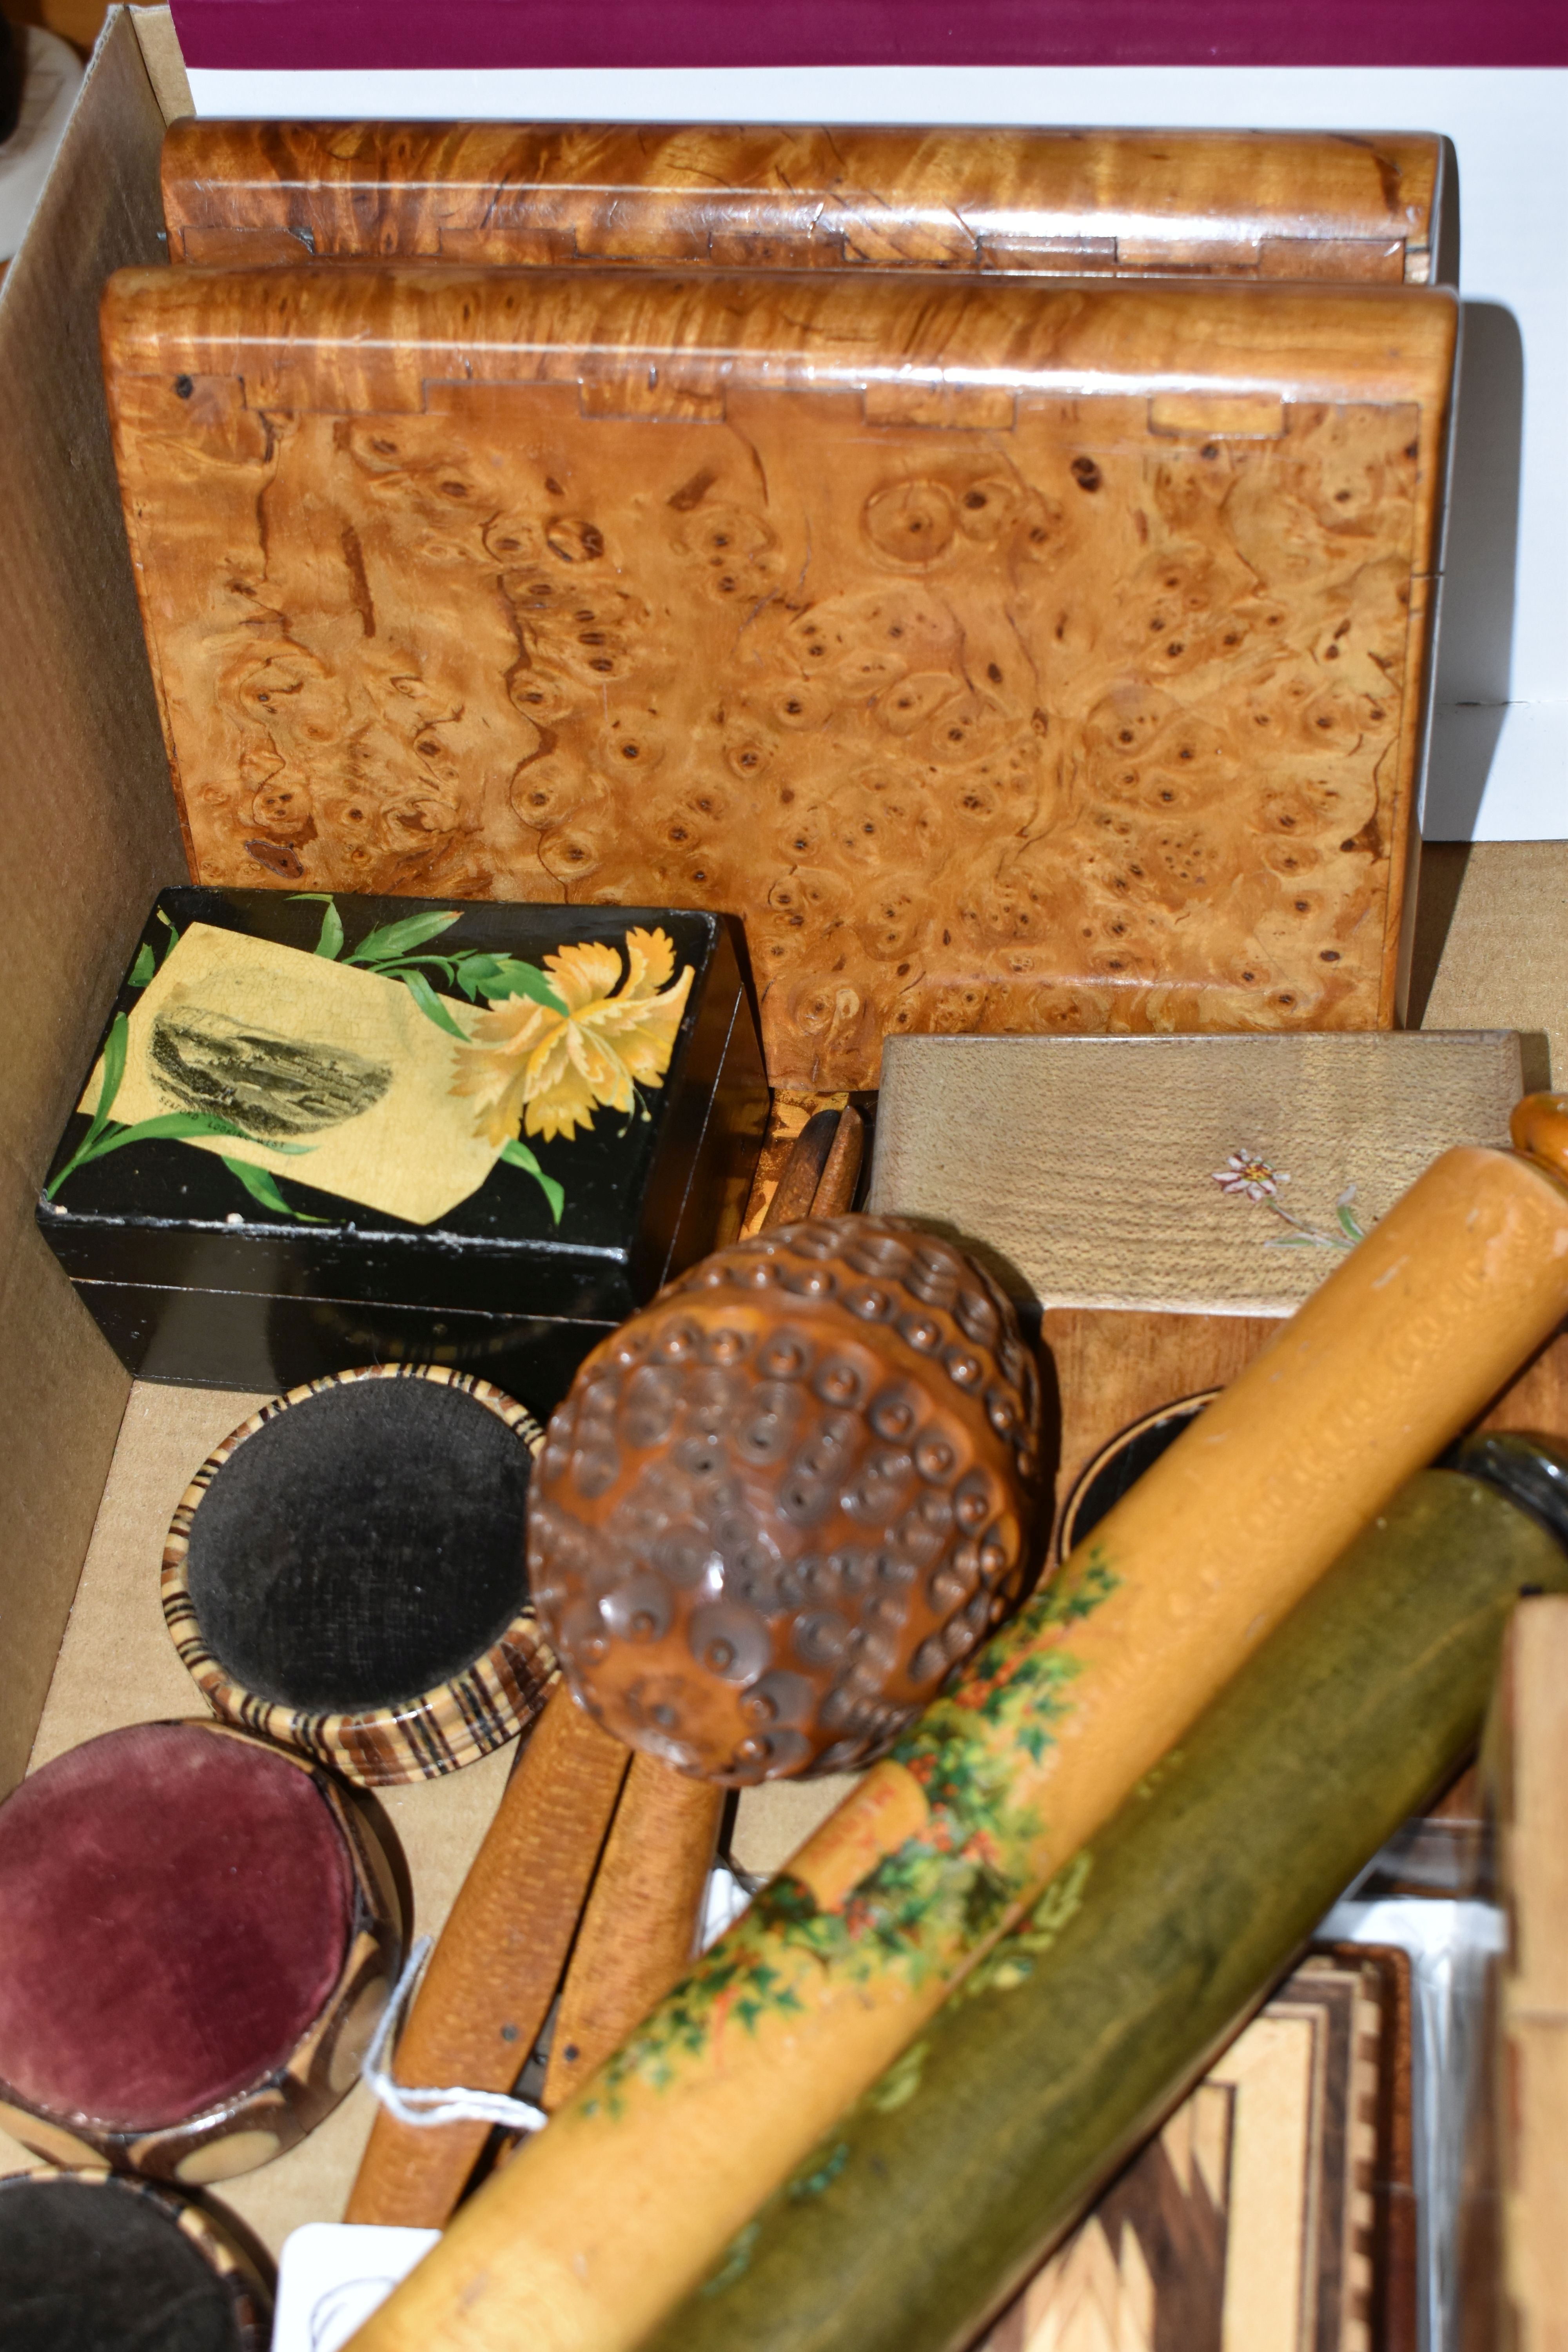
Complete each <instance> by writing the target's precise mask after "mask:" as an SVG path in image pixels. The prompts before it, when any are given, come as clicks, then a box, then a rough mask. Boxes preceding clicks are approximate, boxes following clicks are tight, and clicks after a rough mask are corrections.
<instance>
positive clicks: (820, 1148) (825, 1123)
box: [762, 1110, 842, 1233]
mask: <svg viewBox="0 0 1568 2352" xmlns="http://www.w3.org/2000/svg"><path fill="white" fill-rule="evenodd" d="M841 1117H842V1114H841V1113H840V1112H838V1111H836V1110H818V1111H813V1113H812V1115H811V1117H810V1118H808V1119H807V1120H806V1122H805V1126H804V1127H803V1128H802V1129H801V1130H800V1133H799V1134H798V1135H797V1136H796V1137H795V1142H794V1144H793V1145H792V1146H791V1149H790V1155H789V1158H788V1159H787V1160H785V1161H784V1174H783V1175H782V1176H781V1177H780V1178H779V1181H778V1189H777V1191H776V1192H774V1194H773V1199H772V1200H771V1201H770V1202H768V1211H767V1214H766V1216H765V1217H764V1218H763V1223H762V1231H763V1233H768V1232H771V1230H772V1229H773V1226H774V1225H793V1224H794V1223H795V1221H796V1220H797V1218H800V1217H809V1216H810V1215H811V1213H812V1211H813V1209H814V1207H815V1206H816V1190H817V1187H818V1185H819V1184H820V1183H821V1181H822V1176H823V1171H824V1170H825V1169H826V1165H827V1161H828V1160H829V1158H830V1156H831V1154H832V1150H833V1146H834V1143H835V1142H836V1140H837V1134H838V1127H839V1121H840V1118H841Z"/></svg>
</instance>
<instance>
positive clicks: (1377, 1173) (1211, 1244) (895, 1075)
mask: <svg viewBox="0 0 1568 2352" xmlns="http://www.w3.org/2000/svg"><path fill="white" fill-rule="evenodd" d="M1522 1092H1523V1081H1522V1077H1521V1057H1520V1041H1519V1039H1518V1037H1517V1036H1516V1035H1515V1034H1513V1032H1512V1031H1510V1030H1475V1031H1459V1032H1458V1033H1453V1034H1445V1033H1443V1032H1440V1031H1431V1030H1427V1031H1414V1032H1408V1031H1393V1032H1384V1033H1382V1034H1369V1035H1364V1036H1344V1035H1340V1036H1305V1037H1304V1036H1299V1035H1298V1036H1291V1035H1287V1034H1275V1035H1273V1036H1251V1037H1180V1038H1178V1037H1070V1038H1069V1037H1051V1038H1045V1037H899V1038H894V1039H892V1040H891V1041H890V1042H889V1046H888V1049H887V1052H886V1054H885V1055H884V1057H883V1065H882V1089H881V1093H880V1095H879V1097H878V1104H877V1150H876V1161H875V1166H874V1168H873V1171H872V1180H871V1189H870V1196H869V1202H868V1205H869V1207H870V1208H871V1210H872V1211H873V1212H874V1213H876V1214H879V1215H884V1216H912V1217H914V1218H915V1219H916V1220H917V1221H919V1222H921V1223H936V1224H938V1225H939V1227H940V1228H941V1229H942V1230H944V1231H949V1232H952V1233H955V1234H956V1235H957V1237H958V1238H959V1239H960V1240H961V1241H962V1242H963V1244H964V1246H965V1247H966V1248H975V1247H978V1248H979V1249H980V1251H981V1254H982V1255H984V1257H985V1258H986V1261H987V1263H988V1264H989V1265H991V1268H992V1271H993V1272H994V1273H995V1274H996V1275H997V1276H998V1278H999V1279H1000V1280H1001V1281H1002V1282H1003V1284H1004V1286H1005V1287H1006V1288H1008V1289H1009V1290H1011V1291H1012V1292H1013V1293H1014V1295H1015V1296H1017V1295H1018V1294H1019V1290H1020V1286H1022V1287H1023V1288H1024V1289H1025V1290H1026V1292H1027V1293H1028V1294H1029V1295H1031V1296H1032V1297H1035V1298H1037V1299H1038V1300H1039V1301H1040V1302H1041V1303H1042V1304H1044V1305H1047V1306H1051V1307H1067V1306H1073V1307H1171V1308H1174V1309H1177V1310H1184V1311H1188V1312H1194V1311H1199V1312H1208V1313H1221V1314H1233V1315H1234V1314H1243V1315H1269V1314H1273V1315H1280V1316H1283V1315H1289V1314H1290V1313H1291V1312H1292V1311H1293V1309H1294V1308H1295V1307H1297V1306H1298V1305H1299V1304H1300V1301H1301V1300H1302V1299H1303V1298H1304V1297H1307V1295H1308V1293H1309V1292H1310V1291H1311V1290H1314V1289H1315V1288H1316V1287H1317V1286H1318V1284H1319V1283H1320V1282H1321V1280H1322V1279H1323V1277H1324V1276H1325V1275H1327V1274H1329V1273H1330V1272H1331V1270H1332V1269H1333V1267H1334V1266H1335V1265H1337V1264H1338V1263H1339V1262H1340V1260H1341V1258H1342V1255H1344V1253H1345V1251H1346V1250H1348V1249H1349V1248H1350V1247H1351V1245H1352V1241H1353V1240H1354V1238H1355V1235H1356V1234H1358V1233H1359V1232H1362V1231H1363V1230H1370V1228H1371V1226H1372V1225H1373V1223H1375V1221H1376V1220H1377V1219H1378V1218H1379V1217H1382V1216H1384V1215H1385V1214H1386V1213H1387V1212H1388V1211H1389V1209H1391V1208H1392V1207H1393V1205H1394V1202H1395V1201H1396V1200H1397V1199H1398V1198H1399V1196H1400V1194H1401V1193H1402V1192H1405V1190H1406V1188H1407V1187H1408V1186H1409V1185H1411V1184H1413V1183H1414V1182H1415V1179H1416V1178H1417V1176H1419V1175H1420V1173H1421V1171H1422V1170H1423V1169H1424V1168H1426V1167H1427V1166H1429V1165H1430V1163H1431V1162H1432V1161H1433V1160H1436V1157H1437V1155H1438V1153H1439V1152H1441V1151H1446V1150H1448V1149H1449V1148H1450V1146H1452V1145H1454V1144H1457V1143H1486V1144H1496V1145H1503V1146H1506V1144H1507V1143H1508V1140H1509V1117H1510V1112H1511V1111H1512V1109H1513V1107H1514V1105H1515V1103H1516V1102H1517V1101H1518V1100H1519V1098H1520V1096H1521V1093H1522Z"/></svg>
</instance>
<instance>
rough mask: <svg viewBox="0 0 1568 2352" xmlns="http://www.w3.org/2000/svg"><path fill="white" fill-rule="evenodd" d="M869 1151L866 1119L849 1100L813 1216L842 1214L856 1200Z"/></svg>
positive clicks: (841, 1115)
mask: <svg viewBox="0 0 1568 2352" xmlns="http://www.w3.org/2000/svg"><path fill="white" fill-rule="evenodd" d="M865 1152H866V1122H865V1120H864V1119H863V1118H861V1116H860V1114H859V1112H858V1110H857V1109H856V1108H855V1106H854V1104H853V1103H847V1104H846V1105H845V1107H844V1108H843V1110H842V1111H841V1112H840V1113H839V1115H838V1130H837V1134H836V1135H835V1136H834V1139H833V1149H832V1150H831V1151H830V1152H829V1153H828V1155H827V1159H826V1162H825V1164H824V1167H823V1171H822V1181H821V1182H820V1183H819V1184H818V1185H817V1188H816V1193H815V1195H814V1197H813V1200H812V1203H811V1213H812V1215H813V1216H814V1217H841V1216H843V1215H844V1214H845V1213H846V1211H847V1210H848V1209H849V1208H850V1207H851V1206H852V1205H853V1203H854V1200H855V1187H856V1185H857V1184H858V1182H859V1181H860V1162H861V1160H862V1159H863V1158H864V1157H865Z"/></svg>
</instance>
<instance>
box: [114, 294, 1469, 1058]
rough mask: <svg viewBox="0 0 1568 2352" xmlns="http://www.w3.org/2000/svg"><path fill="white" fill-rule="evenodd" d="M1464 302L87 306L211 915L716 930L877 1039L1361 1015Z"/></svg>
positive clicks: (785, 1037) (1417, 669)
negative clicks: (308, 906) (326, 905)
mask: <svg viewBox="0 0 1568 2352" xmlns="http://www.w3.org/2000/svg"><path fill="white" fill-rule="evenodd" d="M1454 327H1455V310H1454V305H1453V303H1452V300H1451V299H1449V298H1448V297H1447V295H1446V294H1441V293H1436V292H1426V291H1422V290H1419V289H1390V290H1388V291H1380V290H1378V289H1371V288H1329V287H1324V288H1317V289H1301V288H1280V287H1265V286H1237V285H1231V286H1220V285H1209V286H1203V287H1193V286H1184V287H1177V286H1171V285H1162V284H1158V283H1152V282H1146V283H1143V284H1141V285H1132V284H1130V283H1129V284H1121V285H1109V286H1107V285H1090V284H1086V283H1083V282H1079V281H1075V282H1070V283H1053V284H1045V283H1041V282H1039V281H1029V280H1026V279H1021V278H974V277H970V278H963V279H958V278H952V279H946V280H942V279H933V278H930V277H926V278H908V277H905V278H900V277H899V276H898V275H896V274H893V273H888V272H881V273H879V272H871V273H868V274H866V275H864V276H862V277H860V278H850V277H849V276H847V275H846V274H845V273H842V272H837V273H836V272H823V273H821V274H819V275H818V276H816V277H815V278H811V277H805V276H795V277H793V278H788V279H785V278H782V277H768V276H765V275H762V274H755V275H752V276H750V277H745V278H734V277H728V278H727V277H721V276H719V275H717V274H710V275H706V276H703V277H686V278H663V277H656V276H652V275H649V274H647V273H632V272H627V271H618V272H610V271H595V270H587V269H577V270H573V271H548V270H501V269H490V270H471V269H467V268H456V267H447V268H416V267H413V266H397V267H390V266H389V267H387V268H378V269H375V270H374V271H373V270H364V269H354V268H301V269H276V270H271V269H264V270H253V271H249V272H245V273H237V274H232V275H229V274H224V273H220V272H214V271H207V270H200V269H193V268H186V269H179V270H153V271H127V272H123V273H121V275H120V276H118V277H117V278H114V279H112V280H111V281H110V288H109V290H108V293H107V295H106V298H105V304H104V312H103V331H104V349H105V355H106V362H107V367H108V373H109V383H110V405H111V410H112V414H113V417H114V425H115V432H116V439H117V450H118V457H119V464H120V470H121V487H122V491H123V495H124V500H125V509H126V516H127V522H128V528H129V531H130V537H131V543H132V551H133V554H134V556H135V559H136V563H137V568H138V577H139V584H140V589H141V594H142V612H143V618H144V621H145V624H146V627H147V632H148V636H149V641H150V644H151V647H152V652H153V670H154V676H155V677H156V679H157V681H158V685H159V688H160V693H161V697H162V701H163V718H164V725H165V730H166V734H167V739H168V742H169V747H170V751H171V756H172V760H173V762H174V774H175V779H176V783H177V786H178V790H179V793H180V797H181V801H182V803H183V807H184V817H185V822H186V825H187V828H188V838H189V842H190V845H191V852H192V858H193V864H194V866H195V871H196V873H197V874H198V876H199V877H200V878H202V879H203V880H205V881H208V882H214V883H224V884H236V883H240V882H245V881H249V882H253V883H254V882H257V881H261V880H266V879H267V878H268V877H269V876H270V877H273V878H275V879H276V878H287V880H288V881H289V886H290V887H296V888H315V889H331V888H339V887H353V888H355V889H358V890H365V889H371V890H374V889H386V890H398V891H410V890H419V891H442V892H450V893H453V894H455V895H456V896H458V897H466V898H486V897H490V896H494V897H498V898H500V897H505V898H554V899H558V898H561V897H562V896H563V894H570V896H571V898H573V899H574V900H576V901H582V900H598V901H612V900H615V899H616V898H620V899H623V900H626V899H640V900H642V901H644V902H647V901H648V900H650V899H654V900H657V901H658V902H659V903H662V904H665V905H688V906H689V905H699V906H709V907H712V908H731V909H735V908H738V909H743V910H744V914H745V920H746V926H747V937H748V941H749V944H750V950H751V958H752V969H753V972H754V974H755V977H756V980H757V983H758V990H759V993H760V994H761V997H762V1002H763V1039H764V1050H765V1054H766V1057H767V1062H768V1067H769V1075H770V1076H771V1077H772V1079H773V1082H774V1083H775V1084H778V1085H795V1086H803V1087H809V1086H818V1087H839V1086H859V1085H864V1084H867V1083H870V1082H872V1081H874V1079H875V1076H876V1073H877V1069H878V1065H879V1055H880V1048H881V1040H882V1037H883V1035H884V1034H889V1033H896V1032H898V1031H900V1030H912V1031H921V1030H931V1029H958V1030H976V1029H980V1030H987V1029H1003V1030H1057V1029H1068V1030H1097V1029H1106V1028H1114V1029H1121V1028H1129V1029H1149V1028H1163V1029H1198V1028H1231V1029H1235V1028H1276V1027H1288V1028H1356V1027H1373V1026H1378V1025H1384V1026H1387V1025H1391V1024H1392V1023H1393V1020H1394V1012H1395V1004H1396V998H1397V994H1398V961H1399V940H1400V925H1401V914H1402V908H1403V904H1404V898H1405V860H1406V853H1407V849H1408V845H1409V843H1410V839H1411V812H1412V802H1413V793H1414V788H1415V781H1416V776H1417V767H1418V751H1419V738H1420V728H1421V711H1422V705H1423V698H1424V688H1423V680H1424V677H1425V665H1426V640H1427V583H1428V579H1429V576H1430V572H1431V567H1432V562H1433V551H1434V548H1435V544H1436V541H1435V530H1436V519H1437V515H1438V509H1439V492H1440V483H1441V473H1442V447H1443V436H1444V428H1445V419H1446V413H1447V395H1448V383H1449V375H1450V370H1451V363H1452V356H1453V346H1454Z"/></svg>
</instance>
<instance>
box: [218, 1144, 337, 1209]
mask: <svg viewBox="0 0 1568 2352" xmlns="http://www.w3.org/2000/svg"><path fill="white" fill-rule="evenodd" d="M223 1164H224V1166H225V1167H226V1169H227V1170H228V1172H229V1174H230V1175H231V1176H235V1177H237V1178H238V1180H239V1181H240V1182H241V1183H242V1184H243V1185H244V1187H245V1189H246V1191H247V1192H248V1193H249V1194H250V1197H251V1199H252V1200H253V1201H259V1202H260V1203H261V1205H262V1207H263V1208H264V1209H270V1210H272V1211H273V1212H274V1213H275V1214H276V1215H278V1216H280V1217H297V1218H298V1219H299V1220H300V1223H302V1224H307V1225H327V1224H331V1218H330V1217H312V1216H310V1214H309V1213H307V1212H306V1211H305V1210H304V1209H296V1208H294V1207H292V1206H291V1205H290V1203H289V1202H287V1201H286V1200H285V1199H284V1198H283V1195H282V1193H281V1192H279V1190H278V1180H277V1178H276V1177H275V1176H272V1175H270V1174H269V1173H268V1171H267V1170H266V1169H265V1168H253V1167H252V1166H251V1164H250V1162H249V1160H230V1159H229V1158H228V1157H227V1155H226V1154H225V1157H224V1163H223Z"/></svg>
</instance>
